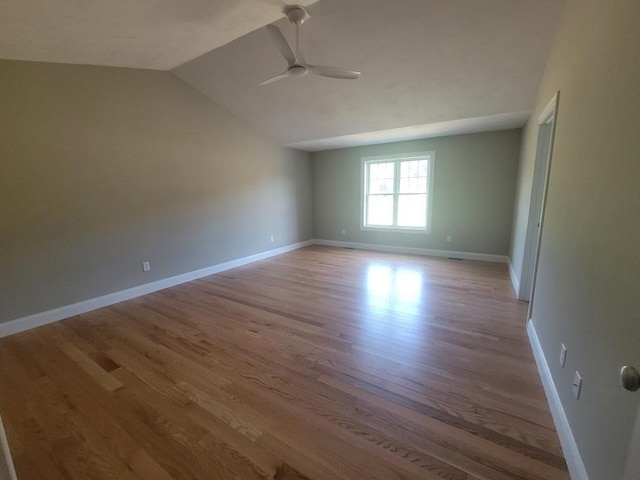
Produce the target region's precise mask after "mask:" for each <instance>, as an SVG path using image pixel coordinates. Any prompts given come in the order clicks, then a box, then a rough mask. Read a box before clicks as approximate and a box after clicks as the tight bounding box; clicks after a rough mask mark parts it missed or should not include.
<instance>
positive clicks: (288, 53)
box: [267, 25, 299, 66]
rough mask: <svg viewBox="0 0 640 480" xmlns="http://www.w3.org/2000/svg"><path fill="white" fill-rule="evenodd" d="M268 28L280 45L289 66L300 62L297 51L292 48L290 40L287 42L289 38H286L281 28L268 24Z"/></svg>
mask: <svg viewBox="0 0 640 480" xmlns="http://www.w3.org/2000/svg"><path fill="white" fill-rule="evenodd" d="M267 30H268V31H269V34H270V35H271V38H272V39H273V41H274V42H275V44H276V46H277V47H278V50H280V53H281V54H282V56H283V57H284V58H285V59H286V60H287V63H288V64H289V66H291V65H296V64H297V63H299V62H298V58H297V57H296V53H295V52H294V50H293V48H291V45H289V42H287V39H286V38H284V35H283V34H282V32H281V31H280V29H279V28H278V27H276V26H275V25H267Z"/></svg>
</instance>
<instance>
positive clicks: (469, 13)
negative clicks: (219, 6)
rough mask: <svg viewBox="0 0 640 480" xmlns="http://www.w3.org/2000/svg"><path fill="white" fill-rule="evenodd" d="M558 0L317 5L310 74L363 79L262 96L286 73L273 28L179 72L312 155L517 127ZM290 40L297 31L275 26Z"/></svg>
mask: <svg viewBox="0 0 640 480" xmlns="http://www.w3.org/2000/svg"><path fill="white" fill-rule="evenodd" d="M563 8H564V1H559V0H536V1H521V0H515V1H514V0H415V1H412V0H401V1H389V0H349V1H344V0H320V1H319V2H318V3H316V4H314V5H313V6H311V7H310V8H309V11H310V13H311V18H310V19H309V20H308V21H307V22H305V23H304V24H303V25H302V27H301V31H300V42H301V46H300V48H301V50H302V52H303V53H304V55H305V56H306V58H307V60H308V61H309V62H310V63H315V64H324V65H334V66H339V67H344V68H351V69H355V70H360V71H362V72H363V73H362V77H361V78H360V79H358V80H349V81H346V80H333V79H327V78H321V77H314V76H307V77H304V78H291V77H290V78H286V79H284V80H282V81H280V82H277V83H274V84H271V85H267V86H258V85H257V84H258V83H259V82H260V81H261V80H264V79H266V78H269V77H271V76H273V75H275V74H277V73H280V72H282V71H283V70H284V69H285V67H286V62H285V61H284V59H283V58H282V57H281V56H280V55H279V53H278V51H277V50H276V48H275V47H274V45H273V44H272V42H271V39H270V38H269V36H268V34H267V31H266V29H264V28H261V29H258V30H256V31H254V32H252V33H250V34H248V35H245V36H244V37H242V38H239V39H238V40H235V41H234V42H231V43H229V44H227V45H225V46H224V47H221V48H218V49H216V50H214V51H212V52H209V53H207V54H205V55H203V56H201V57H199V58H197V59H194V60H192V61H190V62H188V63H186V64H184V65H181V66H180V67H178V68H176V69H174V73H175V74H176V75H178V76H179V77H180V78H182V79H184V80H185V81H187V82H189V83H190V84H191V85H193V86H194V87H195V88H197V89H199V90H201V91H202V92H204V93H205V94H207V95H208V96H209V97H211V98H212V99H213V100H215V101H216V102H218V103H220V104H222V105H223V106H225V107H226V108H227V109H229V110H230V111H231V112H233V113H234V114H236V115H238V116H239V117H241V118H243V119H245V120H246V121H247V122H249V123H250V124H252V125H254V126H255V127H256V128H257V129H259V130H261V131H263V132H264V133H265V134H267V135H269V136H271V137H272V138H274V139H276V141H278V142H279V143H281V144H283V145H290V146H294V147H298V148H302V149H306V150H319V149H326V148H336V147H340V146H348V145H358V144H364V143H377V142H380V141H392V140H401V139H405V138H418V137H421V136H430V135H443V134H449V133H461V132H468V131H479V130H480V131H481V130H491V129H498V128H510V127H519V126H522V125H523V124H524V122H525V120H526V119H527V117H528V114H529V111H530V109H531V108H532V106H533V104H534V101H535V95H536V92H537V89H538V85H539V82H540V79H541V78H542V73H543V69H544V66H545V63H546V60H547V57H548V54H549V51H550V48H551V45H552V42H553V40H554V37H555V33H556V29H557V27H558V25H559V21H560V19H561V15H562V12H563ZM276 25H277V26H278V27H280V29H281V30H282V31H283V32H284V33H285V35H286V36H287V37H288V38H289V39H290V40H291V41H293V39H294V29H293V27H292V26H291V25H290V24H289V23H288V22H287V20H286V19H282V20H280V21H279V22H277V23H276Z"/></svg>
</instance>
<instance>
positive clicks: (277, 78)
mask: <svg viewBox="0 0 640 480" xmlns="http://www.w3.org/2000/svg"><path fill="white" fill-rule="evenodd" d="M288 76H289V71H288V70H287V71H285V72H284V73H281V74H279V75H276V76H275V77H271V78H269V79H268V80H265V81H264V82H260V83H259V84H258V86H259V87H260V86H262V85H269V84H270V83H274V82H277V81H278V80H282V79H283V78H284V77H288Z"/></svg>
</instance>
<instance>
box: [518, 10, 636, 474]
mask: <svg viewBox="0 0 640 480" xmlns="http://www.w3.org/2000/svg"><path fill="white" fill-rule="evenodd" d="M638 25H640V2H638V0H570V1H569V3H568V6H567V11H566V14H565V18H564V20H563V22H562V26H561V30H560V33H559V36H558V38H557V40H556V43H555V46H554V48H553V50H552V52H551V56H550V59H549V62H548V65H547V69H546V73H545V75H544V78H543V81H542V84H541V87H540V91H539V94H538V99H537V103H536V108H535V111H534V113H533V116H532V119H536V118H537V117H538V115H539V114H540V113H541V111H542V110H543V109H544V107H545V106H546V104H547V103H548V102H549V100H550V99H551V98H552V96H553V95H554V93H555V92H556V91H557V90H559V91H560V104H559V107H558V112H557V117H556V118H557V124H556V137H555V144H554V152H553V158H552V161H551V170H550V181H549V191H548V197H547V207H546V213H545V219H544V226H543V234H542V242H541V250H540V263H539V268H538V277H537V283H536V289H535V296H534V301H533V321H534V324H535V326H536V328H537V332H538V335H539V337H540V341H541V344H542V348H543V350H544V353H545V356H546V358H547V362H548V364H549V367H550V369H551V373H552V376H553V380H554V382H555V385H556V388H557V390H558V393H559V395H560V399H561V401H562V404H563V406H564V409H565V411H566V414H567V417H568V420H569V423H570V425H571V428H572V431H573V433H574V436H575V438H576V440H577V444H578V447H579V450H580V452H581V456H582V459H583V461H584V463H585V465H586V467H587V470H588V473H589V478H590V480H620V479H621V475H622V470H623V466H624V463H625V458H626V454H627V450H628V446H629V438H630V434H631V430H632V427H633V422H634V418H635V415H636V411H637V409H638V404H639V401H640V395H639V394H637V393H635V394H633V393H629V392H627V391H625V390H623V389H622V388H621V387H620V386H619V384H618V372H619V370H620V367H621V366H622V365H624V364H632V365H633V364H635V365H636V367H637V366H639V365H640V348H639V345H640V316H639V315H640V314H639V313H638V312H640V295H639V294H638V286H639V278H640V277H639V275H638V272H640V254H639V253H638V252H639V251H640V250H639V249H638V247H639V244H640V243H639V241H640V156H639V155H640V153H639V152H640V135H639V134H638V128H639V127H640V87H639V85H640V61H639V60H640V28H638ZM536 136H537V131H536V126H535V121H532V122H531V123H530V124H529V125H528V127H527V128H526V130H525V134H524V142H523V144H524V145H525V148H524V149H523V156H522V160H521V162H522V168H521V169H520V170H521V172H532V171H533V167H532V165H533V163H534V160H535V148H536V146H535V138H536ZM522 175H527V177H530V175H529V174H525V173H523V174H522ZM530 188H531V185H530V178H527V179H526V181H524V180H523V181H522V182H521V184H520V190H521V193H522V194H523V195H524V194H525V193H526V191H529V192H530ZM525 196H526V195H525ZM525 210H526V209H525V208H520V209H519V210H518V211H517V214H518V218H517V224H518V225H520V226H521V227H522V226H523V225H526V219H525V218H523V217H524V215H525ZM517 238H522V236H521V235H519V236H517ZM514 251H516V249H515V248H514ZM518 251H520V250H518ZM561 342H564V343H565V344H566V346H567V349H568V355H567V364H566V367H565V368H564V369H561V368H560V366H559V364H558V360H557V359H558V355H559V352H560V343H561ZM576 370H579V371H580V373H581V374H582V377H583V389H582V397H581V398H580V400H579V401H576V400H575V399H574V398H573V396H572V394H571V384H572V379H573V374H574V372H575V371H576ZM637 454H638V452H635V453H634V455H637Z"/></svg>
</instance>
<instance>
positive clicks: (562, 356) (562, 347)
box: [560, 343, 567, 368]
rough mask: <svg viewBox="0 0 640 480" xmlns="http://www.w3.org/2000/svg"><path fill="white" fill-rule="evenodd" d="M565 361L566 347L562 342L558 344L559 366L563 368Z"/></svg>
mask: <svg viewBox="0 0 640 480" xmlns="http://www.w3.org/2000/svg"><path fill="white" fill-rule="evenodd" d="M566 362H567V347H565V345H564V343H563V344H561V345H560V366H561V367H562V368H564V364H565V363H566Z"/></svg>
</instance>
